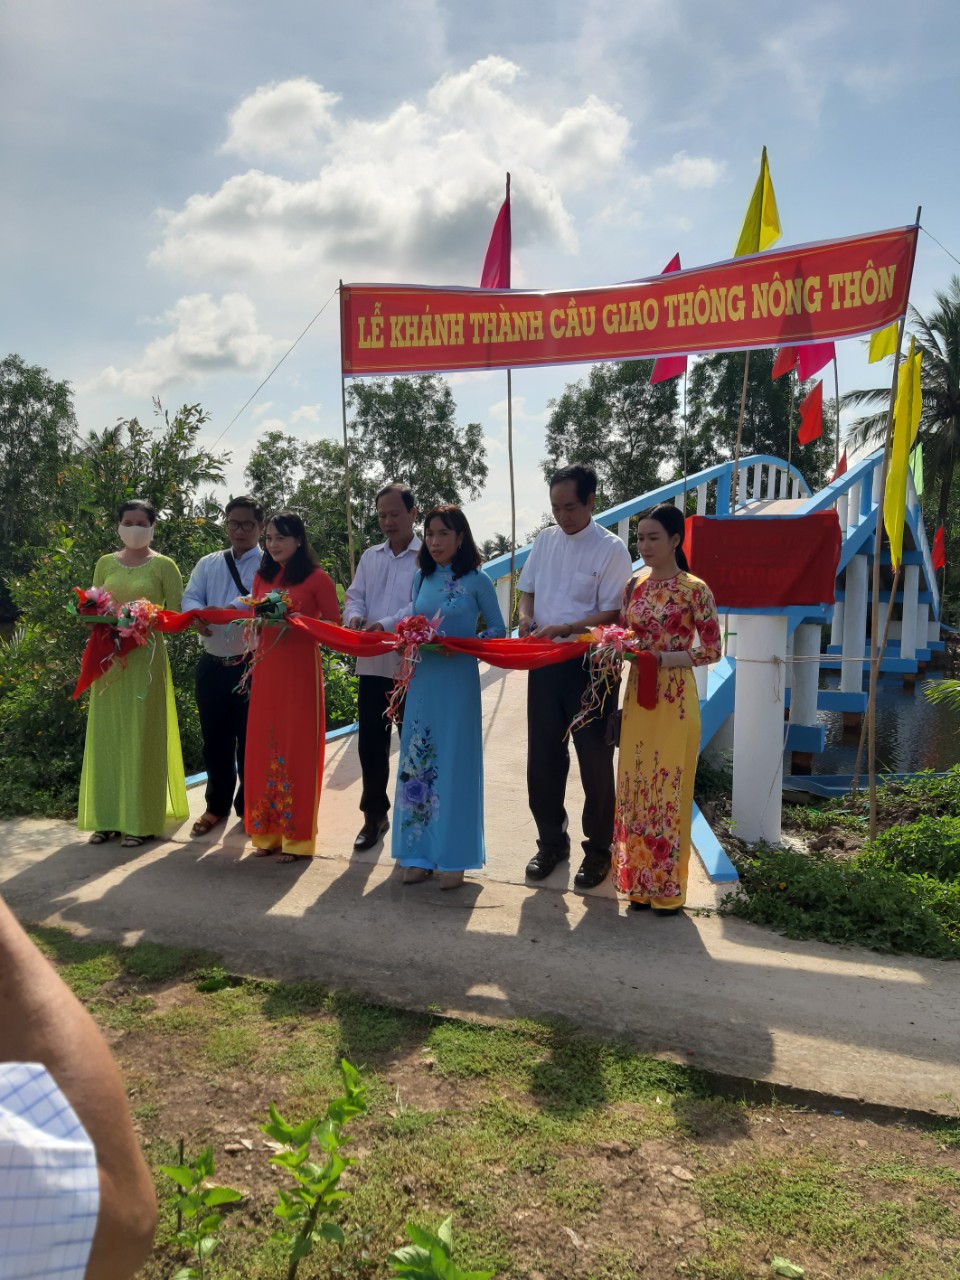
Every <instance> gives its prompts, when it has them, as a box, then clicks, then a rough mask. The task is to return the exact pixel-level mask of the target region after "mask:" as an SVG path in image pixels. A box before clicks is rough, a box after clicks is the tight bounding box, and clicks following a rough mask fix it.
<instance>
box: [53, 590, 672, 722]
mask: <svg viewBox="0 0 960 1280" xmlns="http://www.w3.org/2000/svg"><path fill="white" fill-rule="evenodd" d="M252 616H253V614H252V612H251V611H250V610H248V609H190V610H188V611H187V612H186V613H173V612H172V611H171V610H169V609H161V611H160V613H159V615H158V616H157V618H156V620H155V622H154V630H155V631H160V632H163V633H164V634H165V635H178V634H180V633H181V632H183V631H187V630H189V628H190V626H191V625H192V623H193V620H194V618H202V619H203V620H204V621H205V622H208V623H212V624H213V625H215V626H216V625H223V624H224V623H228V622H248V621H249V620H250V618H251V617H252ZM287 622H288V624H289V625H290V626H292V627H296V628H297V629H298V630H299V631H303V632H304V633H305V634H306V635H308V636H311V637H312V638H313V639H314V640H316V641H317V642H318V643H319V644H322V645H323V646H324V648H326V649H333V650H334V651H335V652H336V653H346V654H349V655H350V656H351V657H354V658H381V657H383V656H385V655H386V654H391V653H396V651H397V643H398V639H397V636H395V635H394V634H393V632H392V631H354V630H353V629H352V628H350V627H341V626H338V625H337V624H336V623H333V622H324V621H323V620H322V619H320V618H304V617H302V616H301V615H300V614H298V613H294V614H291V615H290V616H289V617H288V618H287ZM115 638H116V631H115V630H114V628H113V627H111V626H109V625H108V624H104V623H100V624H95V625H93V626H91V628H90V636H89V638H88V639H87V647H86V649H85V650H84V654H83V660H82V662H81V664H80V679H79V680H78V681H77V687H76V688H75V689H74V691H73V696H74V698H79V697H80V695H81V693H83V692H84V690H85V689H89V687H90V686H91V685H92V684H93V682H94V681H95V680H97V679H98V678H99V677H100V676H102V675H103V674H104V673H105V672H106V671H107V670H108V669H109V667H110V666H111V665H112V663H113V661H114V659H115V658H117V657H120V658H121V659H122V658H123V657H125V656H126V654H127V653H129V652H130V650H131V649H134V648H136V642H135V641H134V640H132V639H130V638H129V637H126V638H121V639H120V644H119V647H118V646H117V644H116V642H115ZM434 643H436V644H440V645H442V646H443V647H444V648H445V649H449V650H450V652H451V653H465V654H469V656H470V657H472V658H480V659H481V660H482V661H484V662H487V663H489V664H490V666H492V667H501V668H503V669H505V670H507V671H531V670H533V669H534V668H535V667H546V666H552V665H553V664H554V663H557V662H570V661H572V660H573V659H574V658H582V657H583V655H584V654H585V653H587V652H588V651H589V649H590V643H589V641H586V640H574V641H569V642H564V643H563V644H557V643H556V642H555V641H553V640H538V639H537V637H536V636H527V637H525V638H524V639H523V640H479V639H459V638H456V637H454V636H437V637H436V640H435V641H434ZM637 700H638V701H639V703H640V705H641V706H642V707H647V708H653V707H655V706H656V704H657V663H656V659H655V657H654V656H653V654H648V653H640V654H637Z"/></svg>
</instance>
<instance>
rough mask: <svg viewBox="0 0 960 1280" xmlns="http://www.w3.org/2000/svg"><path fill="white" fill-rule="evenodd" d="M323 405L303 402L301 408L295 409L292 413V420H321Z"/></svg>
mask: <svg viewBox="0 0 960 1280" xmlns="http://www.w3.org/2000/svg"><path fill="white" fill-rule="evenodd" d="M322 407H323V406H322V405H319V404H302V405H300V406H299V408H296V409H294V411H293V413H291V415H290V421H291V422H319V421H320V410H321V409H322Z"/></svg>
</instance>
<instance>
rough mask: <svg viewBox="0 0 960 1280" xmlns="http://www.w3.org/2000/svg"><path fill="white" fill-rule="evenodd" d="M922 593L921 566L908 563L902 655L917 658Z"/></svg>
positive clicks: (904, 595) (904, 588) (904, 572)
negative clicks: (919, 597)
mask: <svg viewBox="0 0 960 1280" xmlns="http://www.w3.org/2000/svg"><path fill="white" fill-rule="evenodd" d="M919 594H920V566H919V565H918V564H907V565H904V567H903V608H902V611H901V619H900V657H901V658H909V659H910V660H911V661H915V660H916V656H917V621H918V610H919V608H920V605H919V602H918V599H917V597H918V596H919Z"/></svg>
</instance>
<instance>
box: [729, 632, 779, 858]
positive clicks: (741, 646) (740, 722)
mask: <svg viewBox="0 0 960 1280" xmlns="http://www.w3.org/2000/svg"><path fill="white" fill-rule="evenodd" d="M732 621H734V622H735V623H736V631H737V697H736V705H735V707H734V721H733V821H734V823H735V824H736V829H737V835H739V836H741V837H742V838H743V839H744V840H747V841H748V842H750V843H754V842H756V841H757V840H768V841H770V842H771V843H774V844H776V843H778V842H779V840H780V815H781V810H782V805H783V794H782V793H783V706H784V696H783V695H784V688H785V685H786V679H785V676H786V667H785V659H786V652H787V620H786V618H785V617H776V616H774V617H765V616H762V615H756V614H739V615H737V616H736V617H735V618H734V619H732Z"/></svg>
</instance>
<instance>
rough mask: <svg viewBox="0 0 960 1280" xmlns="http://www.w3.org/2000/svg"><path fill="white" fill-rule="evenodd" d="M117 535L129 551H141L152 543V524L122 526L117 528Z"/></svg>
mask: <svg viewBox="0 0 960 1280" xmlns="http://www.w3.org/2000/svg"><path fill="white" fill-rule="evenodd" d="M117 533H118V534H119V535H120V541H121V542H122V543H123V545H124V546H125V547H129V548H130V550H131V551H142V550H143V548H144V547H149V545H150V543H151V542H152V541H153V525H152V524H151V525H143V524H122V525H120V526H119V527H118V529H117Z"/></svg>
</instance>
